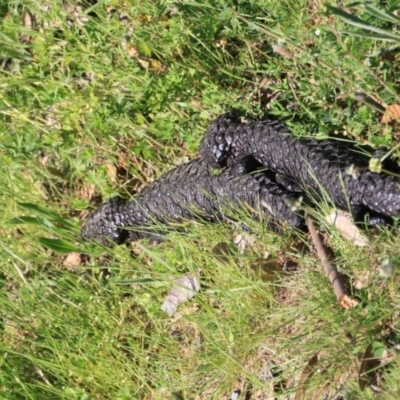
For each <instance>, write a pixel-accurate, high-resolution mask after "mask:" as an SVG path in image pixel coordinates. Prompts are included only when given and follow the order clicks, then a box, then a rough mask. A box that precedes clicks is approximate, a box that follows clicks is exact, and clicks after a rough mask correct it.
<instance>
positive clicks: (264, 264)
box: [250, 257, 282, 282]
mask: <svg viewBox="0 0 400 400" xmlns="http://www.w3.org/2000/svg"><path fill="white" fill-rule="evenodd" d="M250 268H251V270H252V271H253V273H254V274H255V275H256V276H258V277H261V279H262V281H263V282H274V281H276V280H277V279H278V278H279V274H280V273H281V272H282V266H281V265H280V263H279V262H278V259H277V258H276V257H271V258H267V259H264V258H258V259H257V260H255V261H254V262H253V263H252V264H251V265H250Z"/></svg>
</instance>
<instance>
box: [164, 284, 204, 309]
mask: <svg viewBox="0 0 400 400" xmlns="http://www.w3.org/2000/svg"><path fill="white" fill-rule="evenodd" d="M199 290H200V282H199V281H198V279H197V278H196V277H194V276H183V277H181V278H178V279H176V280H175V281H174V285H173V286H172V289H171V290H170V292H169V293H168V295H167V297H166V298H165V301H164V303H163V304H162V306H161V310H162V311H165V312H166V313H167V314H169V315H170V316H171V315H173V314H175V312H176V310H177V308H178V305H179V304H181V303H184V302H185V301H188V300H190V299H191V298H192V297H193V296H194V295H195V294H196V293H197V292H198V291H199Z"/></svg>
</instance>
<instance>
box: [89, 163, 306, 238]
mask: <svg viewBox="0 0 400 400" xmlns="http://www.w3.org/2000/svg"><path fill="white" fill-rule="evenodd" d="M254 169H255V167H254V160H253V159H252V158H251V157H244V158H242V159H240V160H237V162H236V163H235V165H234V166H231V167H229V168H226V169H225V170H224V171H221V173H220V174H218V175H216V174H215V173H213V171H212V168H211V167H210V166H209V165H208V163H207V161H206V160H205V159H197V160H193V161H190V162H189V163H187V164H183V165H180V166H178V167H176V168H174V169H173V170H171V171H169V172H167V173H166V174H164V175H163V176H161V177H160V178H159V179H157V180H156V181H154V182H153V183H151V184H150V185H149V186H147V187H146V188H144V189H143V190H142V191H141V192H140V193H139V194H138V195H137V196H136V198H135V199H134V200H132V201H126V200H123V199H121V198H119V197H114V198H112V199H110V200H108V201H107V202H105V203H104V204H102V205H100V207H99V208H98V209H97V210H95V211H94V212H93V213H92V214H91V215H90V216H89V219H88V221H87V222H86V224H85V225H84V227H83V229H82V236H83V238H85V239H95V240H98V241H101V242H103V243H105V244H109V245H111V244H112V243H113V242H114V243H117V244H119V243H123V242H125V241H127V240H136V239H140V238H142V237H146V236H151V235H152V234H154V235H156V234H157V225H158V224H161V225H165V224H168V223H171V222H174V221H182V220H187V219H193V218H197V219H199V218H203V219H205V220H209V221H214V222H215V221H219V220H223V219H224V216H225V214H226V212H228V213H231V211H232V210H233V209H237V208H238V207H239V206H243V205H247V206H248V208H249V209H250V210H253V214H254V216H255V217H257V216H258V217H261V218H263V219H264V220H266V221H267V223H268V225H269V226H270V227H271V228H273V229H275V230H279V224H277V222H278V221H282V220H283V221H286V222H287V223H288V224H289V225H292V226H294V227H298V228H301V227H303V218H302V216H301V215H300V214H296V213H294V212H293V211H291V209H290V207H289V206H288V205H287V202H286V200H287V199H292V200H294V201H295V200H296V199H297V198H298V196H299V195H298V194H296V193H291V192H289V191H287V190H286V189H284V188H283V187H281V186H280V185H279V184H278V183H276V182H275V177H274V174H271V173H266V172H257V171H255V172H253V171H254Z"/></svg>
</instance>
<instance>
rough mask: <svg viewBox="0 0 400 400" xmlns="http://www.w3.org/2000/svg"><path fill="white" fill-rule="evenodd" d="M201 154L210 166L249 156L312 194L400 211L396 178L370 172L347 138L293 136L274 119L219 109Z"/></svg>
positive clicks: (353, 206) (342, 204)
mask: <svg viewBox="0 0 400 400" xmlns="http://www.w3.org/2000/svg"><path fill="white" fill-rule="evenodd" d="M200 154H201V156H202V157H204V159H206V160H207V162H208V163H209V164H210V165H212V166H214V167H224V166H226V165H233V164H234V163H235V162H236V160H238V159H240V158H241V157H243V156H244V155H251V156H253V157H254V158H255V159H256V160H257V161H258V162H259V163H261V164H262V165H263V166H265V167H266V168H268V169H269V170H271V171H273V172H275V173H276V174H279V175H282V176H284V177H285V178H286V179H287V180H288V181H291V182H292V183H294V184H295V186H298V187H300V188H301V189H302V190H304V191H305V192H307V193H309V194H311V196H312V197H316V198H317V199H322V198H326V196H324V194H327V195H328V196H327V197H328V198H330V199H331V200H332V202H333V203H334V204H335V205H336V206H337V207H339V208H342V209H345V210H349V211H352V212H357V210H359V209H366V210H367V211H372V213H374V212H375V213H377V214H380V215H383V216H387V217H397V216H399V215H400V179H399V178H397V177H395V176H393V175H389V174H384V173H381V174H378V173H374V172H371V171H369V170H368V162H369V157H368V155H365V154H362V152H361V151H360V149H358V151H357V148H355V147H354V146H352V145H351V144H349V143H344V142H340V141H338V140H332V139H328V140H322V141H318V140H316V139H306V138H301V139H298V138H296V137H294V136H293V135H292V134H291V132H290V131H289V129H288V128H287V127H286V126H285V125H284V124H283V123H281V122H279V121H275V120H266V121H250V122H246V123H244V122H241V121H240V119H239V118H238V117H237V116H236V115H235V114H233V113H228V114H224V115H222V116H220V117H219V118H217V119H216V120H215V121H214V122H213V123H212V124H211V125H210V127H209V128H208V130H207V132H206V134H205V137H204V139H203V142H202V144H201V146H200ZM324 192H325V193H324Z"/></svg>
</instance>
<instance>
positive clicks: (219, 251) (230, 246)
mask: <svg viewBox="0 0 400 400" xmlns="http://www.w3.org/2000/svg"><path fill="white" fill-rule="evenodd" d="M237 252H238V247H237V246H236V244H235V243H226V242H219V243H217V244H216V245H215V246H214V248H213V249H212V253H213V254H214V255H215V257H216V258H217V259H218V260H219V261H221V262H222V263H223V264H230V262H231V260H232V261H233V262H234V263H237V259H236V258H235V254H237Z"/></svg>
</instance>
